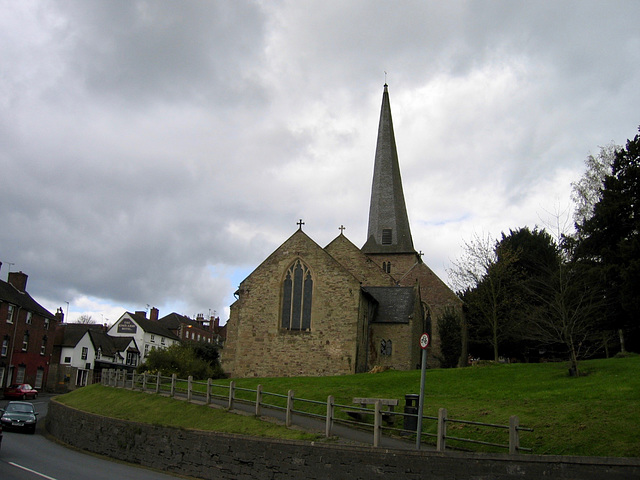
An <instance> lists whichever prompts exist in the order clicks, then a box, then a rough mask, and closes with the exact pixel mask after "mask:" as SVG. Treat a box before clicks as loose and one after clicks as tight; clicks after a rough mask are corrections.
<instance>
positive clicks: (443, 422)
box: [436, 408, 447, 452]
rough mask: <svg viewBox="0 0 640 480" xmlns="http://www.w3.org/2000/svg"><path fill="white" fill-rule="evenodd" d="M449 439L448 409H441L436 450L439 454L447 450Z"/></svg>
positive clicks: (439, 411)
mask: <svg viewBox="0 0 640 480" xmlns="http://www.w3.org/2000/svg"><path fill="white" fill-rule="evenodd" d="M446 439H447V409H446V408H441V409H439V410H438V440H437V442H436V450H437V451H438V452H444V450H445V448H446V443H447V442H446Z"/></svg>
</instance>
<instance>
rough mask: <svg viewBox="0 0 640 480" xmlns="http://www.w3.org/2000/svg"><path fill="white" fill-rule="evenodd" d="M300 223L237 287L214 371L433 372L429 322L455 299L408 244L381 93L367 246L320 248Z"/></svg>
mask: <svg viewBox="0 0 640 480" xmlns="http://www.w3.org/2000/svg"><path fill="white" fill-rule="evenodd" d="M303 225H304V223H303V222H302V220H301V221H300V222H299V223H298V226H299V228H298V229H297V231H295V232H294V233H293V235H291V237H289V238H288V239H287V240H285V242H284V243H283V244H282V245H280V246H279V247H278V248H277V249H276V250H275V251H274V252H273V253H272V254H271V255H269V257H268V258H266V259H265V260H264V261H263V262H262V263H261V264H260V265H259V266H258V267H257V268H256V269H255V270H254V271H253V272H252V273H251V274H250V275H249V276H248V277H247V278H245V279H244V280H243V281H242V282H241V283H240V286H239V288H238V290H237V292H236V294H235V295H236V298H237V300H236V301H235V302H234V303H233V304H232V305H231V309H230V316H229V321H228V323H227V340H226V343H225V347H224V349H223V351H222V367H223V369H224V370H225V372H226V373H227V374H229V375H230V376H231V377H234V378H238V377H275V376H324V375H345V374H353V373H362V372H368V371H371V370H372V369H374V368H376V367H382V368H385V367H386V368H393V369H397V370H408V369H414V368H420V358H421V349H420V344H419V339H420V336H421V334H422V333H425V332H426V333H428V334H429V335H430V337H431V345H430V346H429V351H428V364H429V366H430V367H438V366H439V361H438V353H439V346H440V341H439V335H438V332H437V328H436V320H437V318H438V317H439V316H441V315H442V314H443V313H444V312H445V310H446V309H447V308H453V309H455V310H456V311H458V312H460V311H461V301H460V299H459V298H458V297H457V296H456V295H455V293H454V292H453V291H451V289H449V287H447V285H446V284H445V283H444V282H443V281H442V280H440V278H438V276H437V275H436V274H435V273H434V272H433V271H432V270H431V269H430V268H429V267H428V266H427V265H425V264H424V262H423V261H422V256H421V254H419V253H418V252H416V250H415V248H414V246H413V239H412V236H411V228H410V225H409V218H408V215H407V209H406V205H405V199H404V193H403V190H402V179H401V176H400V165H399V162H398V154H397V151H396V142H395V137H394V133H393V122H392V119H391V105H390V102H389V92H388V86H387V85H386V84H385V85H384V91H383V95H382V107H381V111H380V123H379V126H378V139H377V146H376V154H375V163H374V171H373V184H372V188H371V203H370V209H369V226H368V234H367V241H366V242H365V244H364V246H362V248H358V247H357V246H356V245H354V244H353V243H352V242H351V241H349V239H348V238H347V237H346V236H345V235H344V231H343V228H341V229H340V230H341V233H340V234H339V235H338V236H337V237H336V238H335V239H334V240H333V241H331V242H330V243H329V244H328V245H326V246H325V247H321V246H320V245H318V244H317V243H316V242H315V241H314V240H313V239H311V238H310V237H309V236H308V235H307V234H306V233H305V232H304V231H303V228H302V227H303Z"/></svg>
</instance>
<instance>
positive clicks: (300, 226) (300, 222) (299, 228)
mask: <svg viewBox="0 0 640 480" xmlns="http://www.w3.org/2000/svg"><path fill="white" fill-rule="evenodd" d="M296 225H298V230H302V225H304V222H303V221H302V219H300V221H299V222H297V223H296Z"/></svg>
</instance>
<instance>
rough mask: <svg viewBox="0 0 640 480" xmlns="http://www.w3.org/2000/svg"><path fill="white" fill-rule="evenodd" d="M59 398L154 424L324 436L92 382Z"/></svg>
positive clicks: (81, 407) (283, 435) (270, 434)
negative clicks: (92, 383)
mask: <svg viewBox="0 0 640 480" xmlns="http://www.w3.org/2000/svg"><path fill="white" fill-rule="evenodd" d="M56 400H58V401H59V402H60V403H63V404H64V405H68V406H69V407H72V408H76V409H78V410H83V411H85V412H90V413H95V414H98V415H103V416H107V417H112V418H119V419H123V420H129V421H133V422H140V423H149V424H153V425H163V426H171V427H177V428H185V429H194V430H211V431H216V432H223V433H237V434H243V435H252V436H259V437H272V438H284V439H291V440H314V441H317V440H319V439H320V438H321V437H319V436H318V435H316V434H311V433H307V432H303V431H300V430H294V429H288V428H286V427H285V426H283V425H276V424H273V423H270V422H264V421H261V420H259V419H258V418H255V417H252V416H246V415H239V414H234V413H229V412H227V411H225V410H221V409H217V408H211V407H207V406H204V405H198V404H194V403H187V402H185V401H179V400H174V399H171V398H168V397H165V396H162V395H153V394H149V393H142V392H134V391H130V390H124V389H119V388H110V387H104V386H102V385H90V386H87V387H84V388H81V389H78V390H75V391H73V392H71V393H67V394H65V395H61V396H58V397H56Z"/></svg>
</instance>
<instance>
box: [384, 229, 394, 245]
mask: <svg viewBox="0 0 640 480" xmlns="http://www.w3.org/2000/svg"><path fill="white" fill-rule="evenodd" d="M392 241H393V230H392V229H390V228H383V229H382V245H391V242H392Z"/></svg>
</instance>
